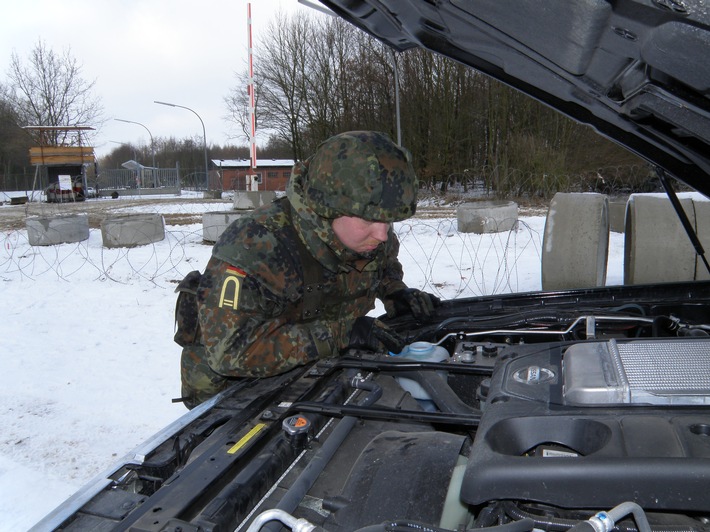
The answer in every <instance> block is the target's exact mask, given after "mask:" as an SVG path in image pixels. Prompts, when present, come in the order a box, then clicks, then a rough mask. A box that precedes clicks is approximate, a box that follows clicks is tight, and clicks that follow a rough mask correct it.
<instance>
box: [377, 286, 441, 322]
mask: <svg viewBox="0 0 710 532" xmlns="http://www.w3.org/2000/svg"><path fill="white" fill-rule="evenodd" d="M385 300H386V301H385V306H386V307H387V316H388V317H390V318H393V317H394V316H400V315H402V314H407V313H409V312H411V314H412V316H414V317H415V318H416V319H421V318H428V317H429V316H431V315H432V313H433V312H434V307H437V306H439V305H440V304H441V300H440V299H439V298H438V297H436V296H435V295H432V294H429V293H428V292H422V291H421V290H417V289H416V288H404V289H402V290H397V291H396V292H393V293H391V294H390V295H388V296H386V297H385ZM387 300H389V301H387ZM388 303H389V304H388Z"/></svg>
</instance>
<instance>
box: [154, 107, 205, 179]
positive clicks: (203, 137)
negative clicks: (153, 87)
mask: <svg viewBox="0 0 710 532" xmlns="http://www.w3.org/2000/svg"><path fill="white" fill-rule="evenodd" d="M153 103H157V104H159V105H167V106H168V107H179V108H180V109H187V110H188V111H190V112H191V113H192V114H194V115H195V116H196V117H197V118H198V119H199V120H200V124H202V143H203V147H204V149H205V185H206V186H207V188H209V173H208V172H209V170H208V166H207V133H206V132H205V123H204V122H203V121H202V118H200V115H198V114H197V113H196V112H195V111H194V110H193V109H190V108H189V107H185V106H184V105H178V104H176V103H168V102H159V101H157V100H154V101H153Z"/></svg>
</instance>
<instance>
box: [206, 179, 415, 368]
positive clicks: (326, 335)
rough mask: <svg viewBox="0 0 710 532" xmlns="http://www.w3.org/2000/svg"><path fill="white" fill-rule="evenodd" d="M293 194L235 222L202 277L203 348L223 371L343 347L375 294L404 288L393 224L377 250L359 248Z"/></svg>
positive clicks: (281, 364)
mask: <svg viewBox="0 0 710 532" xmlns="http://www.w3.org/2000/svg"><path fill="white" fill-rule="evenodd" d="M289 198H290V200H291V201H290V202H289V200H287V199H285V198H284V199H281V200H277V201H276V202H274V203H272V204H270V205H267V206H264V207H261V208H259V209H256V210H255V211H254V212H253V213H252V214H251V215H249V216H245V217H244V218H241V219H238V220H236V221H235V222H233V223H232V224H231V225H230V226H229V227H228V228H227V229H226V230H225V232H224V233H223V234H222V235H221V237H220V238H219V240H218V241H217V243H216V244H215V246H214V249H213V252H212V258H211V259H210V261H209V263H208V265H207V268H206V269H205V272H204V274H203V276H202V280H201V282H200V285H199V288H198V291H197V299H198V316H199V323H200V326H201V329H202V342H203V344H204V346H205V355H204V356H205V357H206V359H207V360H206V362H207V364H208V365H209V367H210V368H211V370H212V371H214V372H216V373H217V374H219V375H222V376H225V377H245V376H249V377H265V376H270V375H275V374H278V373H281V372H284V371H287V370H289V369H291V368H293V367H295V366H297V365H300V364H304V363H306V362H308V361H311V360H315V359H319V358H326V357H330V356H333V355H336V354H338V352H339V351H340V350H341V349H343V348H344V347H346V346H347V344H348V338H349V335H350V329H351V327H352V323H353V321H354V320H355V318H357V317H359V316H364V315H365V314H367V312H369V311H370V310H371V309H372V308H374V301H375V298H376V297H379V298H380V299H382V298H383V297H384V296H386V295H388V294H390V293H392V292H394V291H396V290H399V289H402V288H406V285H405V284H404V282H403V281H402V267H401V264H400V263H399V260H398V259H397V253H398V251H399V242H398V240H397V238H396V236H395V235H394V233H393V232H392V230H391V229H390V237H389V239H388V241H387V242H385V243H383V244H381V245H380V246H379V247H378V248H377V249H376V250H375V251H374V252H373V253H372V254H371V256H362V255H359V254H355V253H353V252H352V251H349V250H347V249H346V248H345V247H344V246H343V245H342V244H340V242H339V240H338V239H337V237H336V236H335V234H334V233H333V232H332V229H331V228H330V222H329V221H328V220H325V219H323V218H320V217H319V216H317V215H316V214H315V213H313V211H312V210H310V209H309V208H308V207H306V206H305V205H304V204H303V202H302V201H301V200H300V196H299V195H298V194H297V193H295V194H289ZM215 377H216V375H215Z"/></svg>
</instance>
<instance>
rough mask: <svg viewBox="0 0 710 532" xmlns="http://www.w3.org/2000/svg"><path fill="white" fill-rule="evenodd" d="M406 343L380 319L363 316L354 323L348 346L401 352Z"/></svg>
mask: <svg viewBox="0 0 710 532" xmlns="http://www.w3.org/2000/svg"><path fill="white" fill-rule="evenodd" d="M405 345H407V344H406V342H405V340H404V339H403V338H402V337H401V336H399V335H398V334H397V333H396V332H394V331H393V330H392V329H390V328H389V327H387V325H385V324H384V323H382V322H381V321H380V320H378V319H376V318H371V317H369V316H361V317H359V318H357V319H356V320H355V323H353V328H352V330H351V332H350V343H349V345H348V347H352V348H355V349H370V350H372V351H383V350H387V351H390V352H392V353H399V352H401V351H402V350H403V349H404V346H405Z"/></svg>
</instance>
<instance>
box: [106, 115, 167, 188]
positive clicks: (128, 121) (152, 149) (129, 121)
mask: <svg viewBox="0 0 710 532" xmlns="http://www.w3.org/2000/svg"><path fill="white" fill-rule="evenodd" d="M114 120H116V121H118V122H125V123H126V124H136V125H138V126H141V127H142V128H143V129H145V130H146V131H147V132H148V136H149V137H150V154H151V156H152V158H153V167H152V169H151V171H150V174H151V176H153V186H160V183H156V179H155V175H154V172H155V142H154V141H153V134H152V133H151V132H150V129H148V128H147V127H146V126H145V125H143V124H141V123H140V122H134V121H133V120H124V119H123V118H114Z"/></svg>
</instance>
